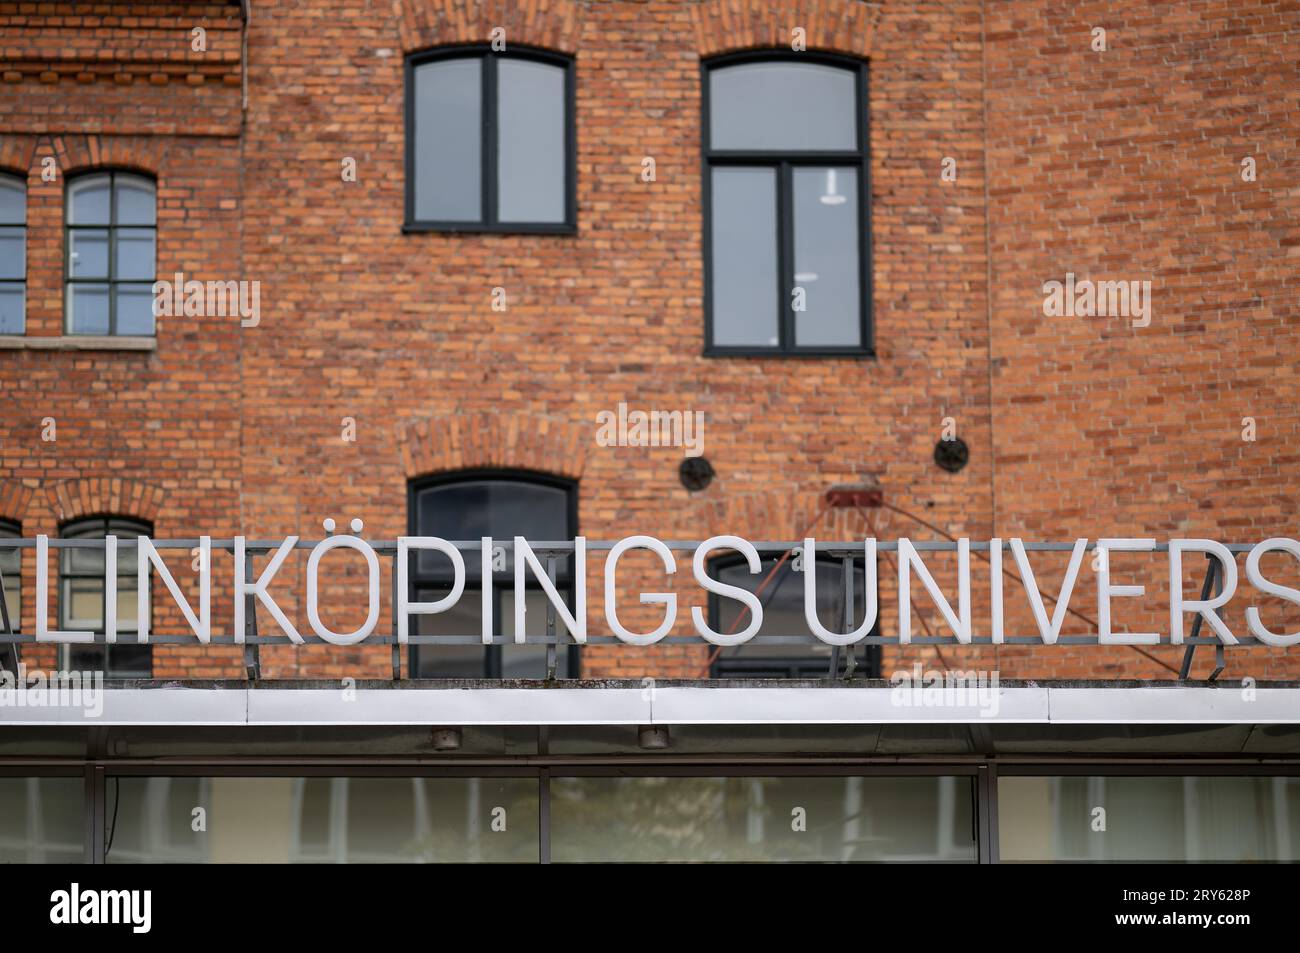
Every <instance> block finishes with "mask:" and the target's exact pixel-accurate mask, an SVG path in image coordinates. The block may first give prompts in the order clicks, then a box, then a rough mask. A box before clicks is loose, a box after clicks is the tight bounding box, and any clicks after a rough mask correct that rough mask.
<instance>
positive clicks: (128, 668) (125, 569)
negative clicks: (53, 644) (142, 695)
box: [59, 516, 153, 678]
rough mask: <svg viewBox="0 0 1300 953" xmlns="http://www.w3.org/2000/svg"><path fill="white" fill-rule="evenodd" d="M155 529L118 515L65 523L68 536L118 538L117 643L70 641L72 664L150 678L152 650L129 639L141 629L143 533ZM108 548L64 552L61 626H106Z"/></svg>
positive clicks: (69, 661)
mask: <svg viewBox="0 0 1300 953" xmlns="http://www.w3.org/2000/svg"><path fill="white" fill-rule="evenodd" d="M152 532H153V528H152V527H151V526H149V524H148V523H144V522H141V521H140V520H133V519H126V518H123V517H118V516H96V517H93V518H91V519H84V520H77V521H76V522H72V523H68V524H66V525H65V526H64V527H63V528H62V529H61V530H60V531H59V536H60V537H61V538H63V539H103V538H104V537H105V536H116V537H117V540H118V542H117V632H118V639H119V642H118V644H116V645H69V646H68V647H67V651H68V656H67V662H66V664H67V667H68V668H70V669H72V670H75V671H90V670H95V669H102V670H103V671H104V674H105V675H107V676H109V677H111V678H148V677H149V675H150V672H151V669H152V666H151V663H150V649H149V646H147V645H136V644H134V643H131V642H128V641H125V639H127V638H130V633H133V632H137V631H138V630H139V622H138V617H137V611H138V608H139V606H138V602H137V599H138V593H139V586H138V580H137V575H136V563H137V551H138V547H137V546H136V544H135V543H134V542H133V540H135V538H136V537H138V536H148V535H150V534H151V533H152ZM104 599H105V588H104V550H102V549H98V548H96V549H80V548H77V549H63V550H60V551H59V628H61V629H68V630H77V629H80V630H83V631H92V632H103V631H104V618H105V613H104Z"/></svg>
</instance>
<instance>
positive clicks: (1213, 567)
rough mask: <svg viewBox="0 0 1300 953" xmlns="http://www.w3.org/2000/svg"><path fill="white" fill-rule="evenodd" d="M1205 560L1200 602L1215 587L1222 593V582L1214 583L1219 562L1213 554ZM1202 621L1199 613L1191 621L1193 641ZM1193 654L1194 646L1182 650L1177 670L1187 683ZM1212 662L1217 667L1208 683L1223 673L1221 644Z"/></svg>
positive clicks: (1190, 672) (1206, 597)
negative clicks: (1206, 562)
mask: <svg viewBox="0 0 1300 953" xmlns="http://www.w3.org/2000/svg"><path fill="white" fill-rule="evenodd" d="M1205 558H1206V560H1207V561H1208V562H1209V565H1208V566H1206V568H1205V582H1203V583H1202V584H1201V601H1202V602H1204V601H1205V600H1206V599H1208V598H1210V589H1211V588H1216V587H1217V588H1216V591H1217V592H1222V591H1223V581H1222V580H1221V579H1218V580H1217V583H1216V579H1217V577H1218V575H1219V560H1218V559H1216V558H1215V556H1214V554H1213V553H1206V554H1205ZM1203 621H1204V619H1203V618H1202V616H1201V614H1200V613H1199V612H1198V613H1196V618H1195V619H1193V620H1192V632H1191V638H1193V639H1194V638H1196V637H1197V636H1198V635H1200V634H1201V623H1202V622H1203ZM1195 654H1196V645H1195V644H1191V645H1188V646H1187V648H1186V649H1184V650H1183V664H1182V666H1181V667H1180V668H1179V670H1178V678H1179V679H1180V680H1182V681H1184V682H1185V681H1187V679H1188V678H1189V677H1191V674H1192V656H1193V655H1195ZM1214 660H1215V663H1216V664H1217V665H1218V666H1219V667H1218V668H1216V669H1215V670H1214V674H1213V675H1211V676H1210V681H1214V680H1215V679H1216V678H1218V677H1219V673H1220V672H1222V671H1223V644H1222V643H1220V644H1219V645H1217V646H1215V649H1214Z"/></svg>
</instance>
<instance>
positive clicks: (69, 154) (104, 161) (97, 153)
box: [38, 135, 168, 179]
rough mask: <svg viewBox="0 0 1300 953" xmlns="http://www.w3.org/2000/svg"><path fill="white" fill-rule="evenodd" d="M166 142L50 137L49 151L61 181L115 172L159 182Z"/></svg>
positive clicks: (154, 138)
mask: <svg viewBox="0 0 1300 953" xmlns="http://www.w3.org/2000/svg"><path fill="white" fill-rule="evenodd" d="M166 139H167V137H166V136H84V135H71V136H51V137H50V140H49V143H48V149H49V151H52V152H53V153H54V156H55V158H56V159H57V160H58V164H59V174H60V176H61V177H62V178H67V177H68V176H73V175H80V174H81V173H83V172H91V171H94V170H98V169H103V170H109V169H116V170H118V171H122V172H138V173H139V174H141V175H147V176H150V177H152V178H155V179H156V178H158V176H159V171H160V170H161V169H162V168H163V166H164V165H165V164H166V162H167V153H168V148H167V145H166ZM159 140H162V141H159ZM38 153H39V154H41V155H48V154H49V152H48V151H46V150H45V149H38Z"/></svg>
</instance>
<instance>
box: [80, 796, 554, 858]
mask: <svg viewBox="0 0 1300 953" xmlns="http://www.w3.org/2000/svg"><path fill="white" fill-rule="evenodd" d="M538 802H539V796H538V782H537V780H536V779H535V778H411V777H405V778H397V777H393V778H358V777H354V778H342V777H338V778H330V777H310V778H292V777H284V778H264V777H259V778H246V777H245V778H239V777H152V778H148V777H121V778H110V779H108V791H107V812H106V813H107V830H108V841H109V845H110V846H109V850H108V854H107V860H108V862H109V863H204V862H206V863H403V862H405V863H446V862H476V861H481V862H489V863H510V862H523V863H536V862H537V861H538V857H539V850H538V843H539V841H538V806H539V804H538Z"/></svg>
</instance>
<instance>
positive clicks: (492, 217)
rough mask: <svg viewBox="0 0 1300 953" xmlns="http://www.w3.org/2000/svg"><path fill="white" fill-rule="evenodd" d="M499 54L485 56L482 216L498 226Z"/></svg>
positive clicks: (489, 223) (487, 223) (485, 222)
mask: <svg viewBox="0 0 1300 953" xmlns="http://www.w3.org/2000/svg"><path fill="white" fill-rule="evenodd" d="M499 98H500V97H499V95H498V93H497V54H496V53H495V52H489V53H485V54H484V55H483V102H482V110H483V145H482V149H483V189H482V199H481V201H482V211H481V213H480V214H481V215H482V218H483V223H484V224H485V225H496V224H497V223H498V215H497V202H498V197H497V139H498V136H497V121H498V120H497V101H498V99H499Z"/></svg>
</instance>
